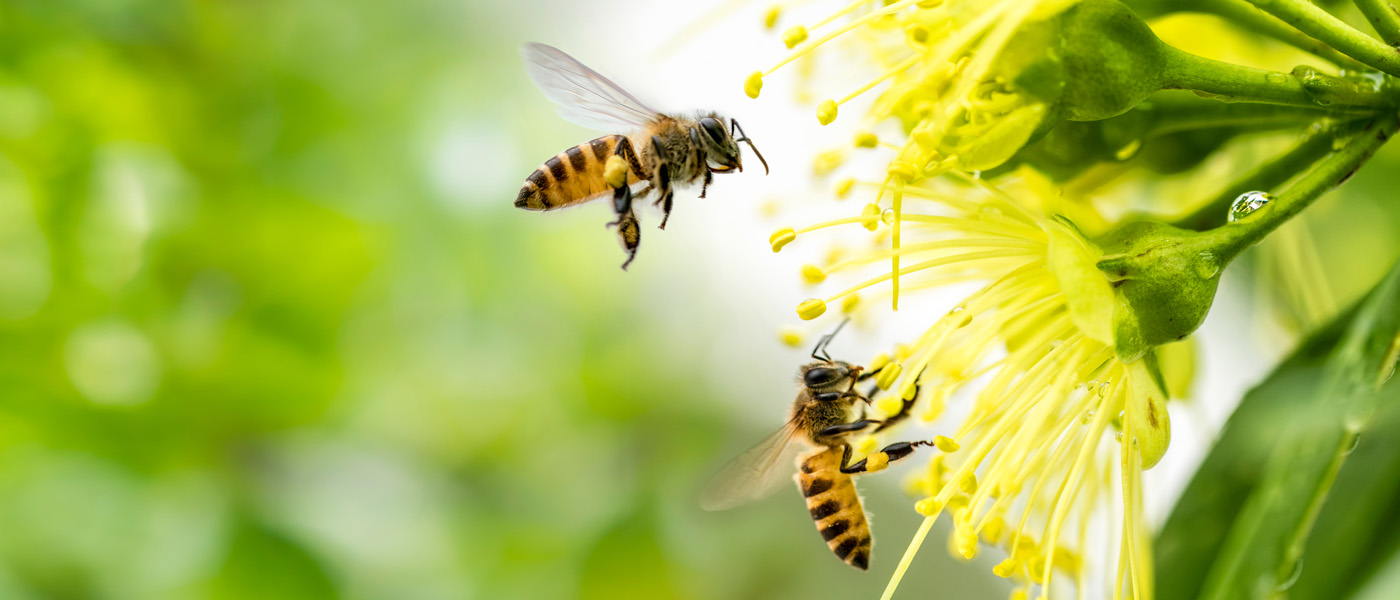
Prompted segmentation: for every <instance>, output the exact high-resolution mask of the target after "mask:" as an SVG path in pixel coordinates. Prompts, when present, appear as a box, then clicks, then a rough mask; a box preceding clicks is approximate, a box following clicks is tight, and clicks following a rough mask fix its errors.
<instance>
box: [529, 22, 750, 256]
mask: <svg viewBox="0 0 1400 600" xmlns="http://www.w3.org/2000/svg"><path fill="white" fill-rule="evenodd" d="M522 54H523V55H524V56H525V62H526V64H527V66H528V70H529V73H530V78H531V79H533V80H534V81H535V84H536V85H538V86H539V87H540V89H541V90H542V91H544V95H545V96H547V97H549V99H550V100H553V101H555V102H557V103H559V105H560V109H559V112H560V114H561V115H562V116H563V117H564V118H566V119H568V120H570V121H573V122H574V123H577V124H579V125H583V126H585V127H590V128H594V129H598V130H601V131H624V132H628V133H626V134H625V135H624V134H614V135H606V136H603V137H600V138H598V139H595V140H593V141H591V142H587V143H584V144H579V145H577V146H574V147H572V148H569V149H568V150H565V151H563V152H560V153H559V154H558V155H556V156H555V157H553V158H551V159H549V160H548V161H546V162H545V163H544V164H543V165H540V167H539V168H538V169H535V172H534V173H531V174H530V177H528V178H527V179H526V180H525V185H524V186H523V187H521V188H520V194H519V195H517V196H516V197H515V206H517V207H519V208H523V209H526V210H554V209H558V208H564V207H568V206H575V205H578V204H582V203H584V202H588V201H589V200H593V199H596V198H598V197H601V196H604V195H607V194H609V193H611V194H612V197H613V211H614V212H615V213H616V214H617V220H616V221H613V222H611V223H608V225H609V226H616V227H617V233H618V236H619V238H620V239H621V241H622V247H623V249H624V250H625V251H626V252H627V261H626V262H624V263H622V268H623V269H624V270H626V269H627V265H629V264H631V263H632V259H634V258H636V256H637V245H638V244H639V243H640V241H641V231H640V229H639V227H638V224H637V217H636V215H635V214H634V213H633V211H632V198H633V197H634V196H638V197H640V196H645V195H647V194H650V193H653V192H655V193H656V195H657V197H656V202H655V204H657V205H660V206H661V209H662V211H663V212H664V213H665V216H664V217H662V219H661V229H665V228H666V221H667V220H668V219H670V217H671V204H672V199H673V194H674V192H673V190H672V186H673V185H675V184H687V185H689V184H693V183H694V182H695V181H696V180H700V179H702V180H703V183H702V184H701V187H700V197H701V198H704V197H705V191H706V189H708V188H709V186H710V183H711V181H713V179H714V174H715V173H730V172H733V171H736V170H737V171H743V170H744V165H743V162H742V161H741V160H740V156H739V142H747V143H748V144H749V148H751V149H753V153H754V155H755V156H757V157H758V160H759V161H760V162H762V163H763V170H764V173H767V172H768V161H766V160H763V155H762V154H759V152H758V148H757V147H755V146H754V145H753V141H751V140H750V139H749V138H748V136H746V135H745V134H744V130H743V128H741V127H740V126H739V122H738V121H735V120H734V119H729V130H728V131H726V130H725V127H724V124H723V122H724V118H723V117H720V116H719V115H718V114H716V113H713V112H710V113H701V114H699V115H697V116H695V117H683V116H677V115H666V114H662V113H660V112H658V111H656V110H655V109H652V108H649V107H647V106H646V105H645V104H642V102H641V101H639V100H637V98H636V97H635V96H633V95H632V94H630V93H628V92H627V91H626V90H624V89H622V88H621V87H619V86H618V85H617V84H616V83H613V82H612V81H610V80H609V79H608V78H606V77H603V76H602V75H600V74H598V72H597V71H594V70H593V69H590V68H588V67H586V66H584V65H583V63H581V62H579V61H578V60H576V59H574V58H573V57H571V56H569V55H568V54H565V53H564V52H562V51H560V50H559V49H557V48H553V47H551V46H546V45H544V44H527V45H526V46H525V47H524V49H523V50H522ZM736 134H737V135H738V137H735V135H736ZM613 156H617V157H618V158H619V159H620V161H614V162H615V163H616V164H617V165H618V166H617V167H615V168H614V170H616V171H619V172H617V173H616V174H615V175H613V177H612V179H613V181H611V182H609V177H608V176H607V172H608V162H609V159H610V157H613ZM623 167H625V177H624V173H623V172H621V171H622V169H623ZM634 186H635V187H638V188H639V189H637V190H635V191H634V190H633V187H634Z"/></svg>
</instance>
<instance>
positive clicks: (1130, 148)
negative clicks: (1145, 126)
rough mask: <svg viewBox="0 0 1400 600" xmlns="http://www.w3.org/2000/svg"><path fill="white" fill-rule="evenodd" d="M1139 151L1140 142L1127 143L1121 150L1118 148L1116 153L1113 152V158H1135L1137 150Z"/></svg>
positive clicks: (1140, 147)
mask: <svg viewBox="0 0 1400 600" xmlns="http://www.w3.org/2000/svg"><path fill="white" fill-rule="evenodd" d="M1141 149H1142V140H1133V141H1131V142H1128V143H1127V145H1125V146H1123V147H1122V148H1119V149H1118V151H1117V152H1114V153H1113V157H1114V158H1116V159H1118V160H1128V159H1130V158H1132V157H1133V156H1136V155H1137V153H1138V150H1141Z"/></svg>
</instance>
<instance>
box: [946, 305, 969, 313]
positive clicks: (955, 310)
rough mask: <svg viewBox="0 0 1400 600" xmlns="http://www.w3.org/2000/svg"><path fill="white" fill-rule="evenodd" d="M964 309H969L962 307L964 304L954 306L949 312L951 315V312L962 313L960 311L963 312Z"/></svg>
mask: <svg viewBox="0 0 1400 600" xmlns="http://www.w3.org/2000/svg"><path fill="white" fill-rule="evenodd" d="M964 310H967V309H966V308H965V307H962V306H954V307H953V310H950V311H948V314H950V315H951V314H954V313H960V312H962V311H964Z"/></svg>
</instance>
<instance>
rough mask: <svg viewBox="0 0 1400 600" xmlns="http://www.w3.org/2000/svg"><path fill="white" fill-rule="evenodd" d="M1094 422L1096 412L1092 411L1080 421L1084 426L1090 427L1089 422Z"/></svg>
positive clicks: (1085, 414)
mask: <svg viewBox="0 0 1400 600" xmlns="http://www.w3.org/2000/svg"><path fill="white" fill-rule="evenodd" d="M1093 420H1094V411H1092V410H1091V411H1089V412H1086V413H1084V416H1083V417H1081V418H1080V419H1079V422H1080V423H1081V424H1083V425H1088V424H1089V422H1090V421H1093Z"/></svg>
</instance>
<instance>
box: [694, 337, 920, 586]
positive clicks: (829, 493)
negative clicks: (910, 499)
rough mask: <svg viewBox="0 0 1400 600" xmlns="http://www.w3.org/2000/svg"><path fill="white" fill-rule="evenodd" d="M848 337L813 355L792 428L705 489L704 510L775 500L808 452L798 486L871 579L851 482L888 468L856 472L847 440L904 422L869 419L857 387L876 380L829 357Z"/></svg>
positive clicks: (827, 531) (893, 451)
mask: <svg viewBox="0 0 1400 600" xmlns="http://www.w3.org/2000/svg"><path fill="white" fill-rule="evenodd" d="M844 325H845V323H842V326H844ZM840 329H841V328H840V327H837V329H836V331H833V332H832V333H830V334H827V335H825V336H822V338H821V340H820V341H819V342H817V346H816V348H814V349H813V350H812V358H813V359H814V360H815V361H816V362H812V363H810V364H807V365H804V366H803V367H802V368H801V370H800V371H799V372H798V382H799V383H800V384H801V386H802V387H801V388H800V389H799V390H798V392H797V398H796V399H795V400H793V403H792V411H791V416H790V417H789V418H788V421H787V424H786V425H784V426H783V427H782V428H781V429H779V430H778V431H777V432H775V433H773V434H772V435H770V436H768V437H767V438H765V439H764V440H763V441H762V442H759V443H758V445H756V446H754V447H753V448H752V449H750V450H749V451H747V452H745V453H743V454H741V455H740V456H739V457H738V458H736V459H734V460H733V461H732V462H730V463H729V464H728V465H727V466H725V467H724V469H723V470H721V471H720V472H719V474H718V475H716V476H715V479H714V480H713V481H712V482H711V483H710V484H709V485H708V486H707V487H706V488H705V490H704V492H703V494H702V496H701V500H700V506H701V507H702V508H704V509H705V510H724V509H728V508H732V507H734V506H737V505H739V504H742V503H745V502H749V501H752V500H757V499H759V498H762V497H764V496H767V495H768V494H770V493H772V491H773V490H775V489H776V488H777V484H778V483H779V482H781V481H782V480H783V479H784V477H783V475H785V474H787V473H788V472H789V471H788V468H787V466H786V465H791V464H792V461H791V459H792V458H793V457H794V455H798V454H799V453H800V452H801V451H802V449H803V447H804V446H806V447H807V452H805V453H801V454H800V456H798V460H797V461H796V462H797V467H798V473H797V475H796V477H795V479H796V480H797V487H798V489H799V490H800V491H801V492H802V496H803V497H804V498H806V501H807V511H808V513H809V514H811V516H812V520H813V521H814V522H815V523H816V526H817V531H818V532H819V533H821V536H822V539H823V540H826V545H827V547H828V548H830V549H831V551H832V552H834V553H835V554H836V557H837V558H840V559H841V560H842V561H844V562H845V563H846V564H848V565H851V566H853V567H855V568H857V569H860V570H862V571H864V570H867V569H869V568H870V549H871V544H872V543H873V538H872V537H871V535H870V523H869V521H867V520H866V518H865V511H864V509H862V508H861V503H860V496H859V495H858V494H857V493H856V488H855V483H854V482H853V481H852V479H851V475H853V474H855V473H864V472H867V471H871V470H878V469H879V468H883V465H878V466H871V467H867V461H868V460H870V459H869V458H865V459H861V460H860V461H859V462H856V463H855V464H850V460H851V445H850V443H849V442H848V441H847V438H848V437H849V436H851V435H852V434H855V433H857V432H861V431H864V430H866V429H868V428H872V427H874V428H875V429H876V430H877V431H878V430H879V429H881V428H883V427H884V426H885V425H886V424H887V423H892V422H894V420H895V419H896V418H897V417H902V415H896V416H894V417H891V418H890V419H885V420H875V419H866V418H865V417H864V414H863V413H864V406H863V405H862V404H861V403H865V404H869V402H870V400H869V398H868V397H867V396H866V395H862V394H860V393H859V392H857V391H856V390H855V386H856V383H858V382H860V381H862V380H864V379H867V378H869V377H871V376H872V375H874V374H873V373H868V374H867V373H863V371H864V369H863V368H862V367H859V366H855V365H852V364H850V363H847V362H842V361H839V360H832V359H831V357H830V356H829V355H827V354H826V346H827V344H829V343H831V338H832V337H834V336H835V335H836V333H837V331H840ZM871 393H874V392H873V391H872V392H871ZM858 411H859V412H858ZM804 442H805V443H804ZM930 445H932V442H922V441H920V442H898V443H894V444H890V445H888V446H886V447H885V448H883V449H882V450H881V452H883V453H885V455H886V456H887V457H888V461H889V462H893V461H896V460H899V459H901V458H904V457H906V456H909V455H910V454H913V452H914V449H915V448H916V447H918V446H930Z"/></svg>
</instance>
